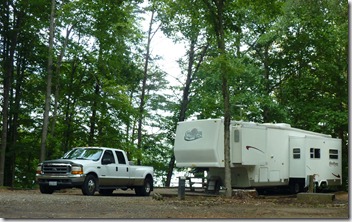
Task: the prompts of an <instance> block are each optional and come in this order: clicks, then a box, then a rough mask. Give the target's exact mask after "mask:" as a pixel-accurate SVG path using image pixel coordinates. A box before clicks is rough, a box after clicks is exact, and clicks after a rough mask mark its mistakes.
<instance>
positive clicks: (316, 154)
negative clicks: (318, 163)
mask: <svg viewBox="0 0 352 222" xmlns="http://www.w3.org/2000/svg"><path fill="white" fill-rule="evenodd" d="M310 158H312V159H320V149H319V148H310Z"/></svg>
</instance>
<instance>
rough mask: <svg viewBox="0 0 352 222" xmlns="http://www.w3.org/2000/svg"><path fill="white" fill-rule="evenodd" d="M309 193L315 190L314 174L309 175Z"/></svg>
mask: <svg viewBox="0 0 352 222" xmlns="http://www.w3.org/2000/svg"><path fill="white" fill-rule="evenodd" d="M308 178H309V185H308V193H313V192H314V175H309V176H308Z"/></svg>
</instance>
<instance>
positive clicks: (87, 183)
mask: <svg viewBox="0 0 352 222" xmlns="http://www.w3.org/2000/svg"><path fill="white" fill-rule="evenodd" d="M97 181H98V179H97V178H96V177H95V176H94V175H91V174H88V175H87V177H86V179H85V180H84V183H83V185H82V193H83V194H84V195H87V196H93V195H94V193H95V191H96V189H97V184H98V183H97Z"/></svg>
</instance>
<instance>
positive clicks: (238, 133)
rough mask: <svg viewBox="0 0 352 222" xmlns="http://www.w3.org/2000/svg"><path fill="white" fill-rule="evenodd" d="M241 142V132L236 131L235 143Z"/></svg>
mask: <svg viewBox="0 0 352 222" xmlns="http://www.w3.org/2000/svg"><path fill="white" fill-rule="evenodd" d="M238 142H240V131H239V130H235V143H238Z"/></svg>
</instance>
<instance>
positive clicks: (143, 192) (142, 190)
mask: <svg viewBox="0 0 352 222" xmlns="http://www.w3.org/2000/svg"><path fill="white" fill-rule="evenodd" d="M152 186H153V181H152V179H150V178H145V180H144V185H143V186H140V187H135V189H134V191H135V193H136V195H138V196H149V195H150V192H151V191H152Z"/></svg>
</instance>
